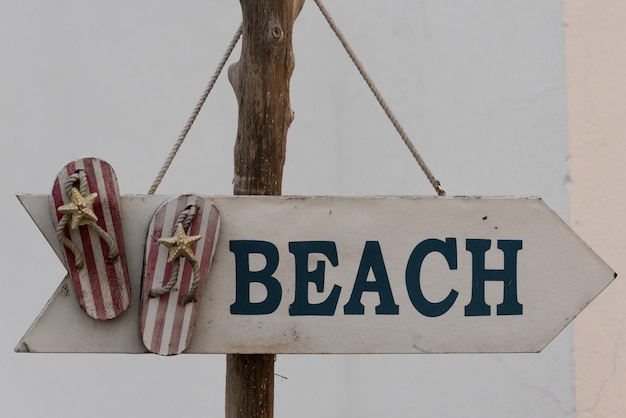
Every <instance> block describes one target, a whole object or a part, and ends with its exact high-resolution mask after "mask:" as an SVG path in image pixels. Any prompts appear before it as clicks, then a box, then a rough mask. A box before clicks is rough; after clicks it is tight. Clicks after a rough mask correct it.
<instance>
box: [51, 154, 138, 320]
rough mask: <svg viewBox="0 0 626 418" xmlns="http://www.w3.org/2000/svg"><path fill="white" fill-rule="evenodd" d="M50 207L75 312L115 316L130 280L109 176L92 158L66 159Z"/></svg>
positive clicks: (116, 197) (127, 293) (121, 308)
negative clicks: (71, 286) (76, 307)
mask: <svg viewBox="0 0 626 418" xmlns="http://www.w3.org/2000/svg"><path fill="white" fill-rule="evenodd" d="M50 204H51V209H52V212H53V215H52V218H53V220H54V223H55V226H56V233H57V238H58V239H59V241H60V242H61V243H62V244H63V248H64V250H65V261H66V268H67V270H68V272H69V273H70V276H71V278H72V283H73V284H74V289H75V291H76V296H77V298H78V303H79V304H80V306H81V308H82V309H83V310H84V311H85V313H87V315H89V316H90V317H92V318H94V319H100V320H106V319H113V318H115V317H117V316H119V315H120V314H121V313H122V312H124V311H125V310H126V309H127V308H128V306H129V304H130V278H129V275H128V268H127V265H126V255H125V252H124V233H123V231H122V216H121V207H120V197H119V190H118V187H117V177H116V176H115V172H114V171H113V169H112V168H111V166H110V165H109V164H108V163H106V162H105V161H102V160H99V159H97V158H91V157H86V158H81V159H78V160H75V161H72V162H70V163H69V164H67V165H66V166H65V167H63V169H62V170H61V171H60V172H59V175H58V176H57V178H56V180H55V182H54V186H53V187H52V194H51V196H50Z"/></svg>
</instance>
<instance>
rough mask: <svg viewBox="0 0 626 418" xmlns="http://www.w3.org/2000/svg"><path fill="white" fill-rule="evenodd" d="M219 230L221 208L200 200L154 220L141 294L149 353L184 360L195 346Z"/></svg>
mask: <svg viewBox="0 0 626 418" xmlns="http://www.w3.org/2000/svg"><path fill="white" fill-rule="evenodd" d="M219 227H220V218H219V212H218V210H217V208H216V207H215V206H213V204H211V202H209V201H208V200H206V199H204V198H202V197H200V196H195V195H183V196H179V197H177V198H175V199H172V200H169V201H167V202H165V203H164V204H163V205H162V206H161V207H160V208H159V209H158V210H157V212H156V213H155V215H154V217H153V218H152V222H151V223H150V228H149V229H148V238H147V243H146V254H145V260H144V262H145V265H144V273H143V285H142V293H141V335H142V339H143V343H144V345H145V346H146V348H147V349H148V350H149V351H151V352H153V353H156V354H160V355H174V354H180V353H182V352H183V351H184V350H185V349H186V348H187V346H188V345H189V343H190V342H191V337H192V334H193V330H194V327H195V323H196V316H197V314H198V305H199V303H198V302H199V300H200V296H201V294H202V289H203V287H204V283H205V281H206V278H207V276H208V273H209V269H210V268H211V263H212V260H213V254H214V253H215V246H216V243H217V236H218V233H219Z"/></svg>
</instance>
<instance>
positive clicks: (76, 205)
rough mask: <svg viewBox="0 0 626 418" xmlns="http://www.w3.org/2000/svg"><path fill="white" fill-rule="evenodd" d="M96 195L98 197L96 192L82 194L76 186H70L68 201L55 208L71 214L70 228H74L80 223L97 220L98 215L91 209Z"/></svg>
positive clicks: (84, 223)
mask: <svg viewBox="0 0 626 418" xmlns="http://www.w3.org/2000/svg"><path fill="white" fill-rule="evenodd" d="M96 197H98V193H91V194H90V195H87V196H83V195H81V194H80V192H79V191H78V189H77V188H76V187H72V192H71V197H70V202H69V203H67V204H65V205H63V206H59V207H58V208H57V210H58V211H59V212H60V213H62V214H64V215H65V214H70V215H72V221H71V223H70V229H72V230H75V229H76V228H78V227H79V226H81V225H89V224H91V223H95V222H97V221H98V217H97V216H96V214H95V213H94V211H93V202H94V200H95V199H96Z"/></svg>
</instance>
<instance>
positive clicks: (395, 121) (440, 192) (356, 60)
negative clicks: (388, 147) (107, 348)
mask: <svg viewBox="0 0 626 418" xmlns="http://www.w3.org/2000/svg"><path fill="white" fill-rule="evenodd" d="M314 1H315V4H316V5H317V7H318V8H319V9H320V11H321V12H322V15H323V16H324V18H325V19H326V21H327V22H328V24H329V25H330V27H331V29H332V30H333V32H335V35H336V36H337V38H338V39H339V41H340V42H341V44H342V45H343V47H344V49H345V50H346V52H347V53H348V56H349V57H350V59H351V60H352V62H353V63H354V65H355V66H356V68H357V69H358V71H359V73H360V74H361V76H362V77H363V80H365V82H366V83H367V85H368V87H369V88H370V90H371V91H372V93H373V94H374V97H375V98H376V100H377V101H378V104H379V105H380V107H381V108H382V109H383V111H384V112H385V114H386V115H387V117H388V118H389V120H390V121H391V123H392V125H393V127H394V128H395V129H396V131H397V132H398V134H399V135H400V138H402V141H403V142H404V144H405V145H406V146H407V148H408V149H409V151H410V152H411V155H413V158H414V159H415V161H416V162H417V163H418V164H419V166H420V168H421V169H422V171H423V172H424V174H425V175H426V178H427V179H428V181H429V182H430V184H431V185H432V186H433V188H434V189H435V192H436V193H437V195H439V196H445V195H446V192H445V190H444V188H443V186H442V185H441V183H440V182H439V180H437V179H436V178H435V176H434V175H433V173H432V171H430V168H428V165H427V164H426V161H424V159H423V158H422V156H421V155H420V153H419V152H418V151H417V148H415V145H414V144H413V142H412V141H411V138H409V135H408V134H407V133H406V131H405V130H404V127H403V126H402V124H400V122H399V121H398V119H397V117H396V115H395V114H394V113H393V111H392V110H391V108H390V107H389V104H388V103H387V101H386V100H385V98H384V97H383V95H382V94H381V92H380V91H379V90H378V88H377V87H376V85H375V84H374V80H373V79H372V78H371V77H370V76H369V74H368V73H367V71H366V70H365V67H364V66H363V63H362V62H361V60H360V59H359V57H358V56H357V55H356V52H355V51H354V50H353V49H352V47H351V46H350V43H349V42H348V40H347V38H346V37H345V36H344V34H343V33H342V32H341V30H340V29H339V26H338V25H337V23H336V22H335V20H334V19H333V17H332V16H331V15H330V13H329V11H328V10H327V9H326V6H324V3H323V2H322V0H314ZM242 30H243V25H240V26H239V28H238V29H237V32H236V33H235V35H234V36H233V38H232V40H231V41H230V44H229V45H228V47H227V48H226V52H225V53H224V55H223V57H222V59H221V61H220V62H219V64H218V66H217V68H216V70H215V72H214V73H213V76H212V77H211V80H210V81H209V83H208V84H207V87H206V88H205V90H204V92H203V93H202V96H201V97H200V100H198V103H197V104H196V107H195V108H194V110H193V112H192V113H191V115H190V116H189V119H188V120H187V123H186V124H185V126H184V128H183V130H182V131H181V133H180V135H179V136H178V139H177V141H176V142H175V143H174V146H173V147H172V149H171V151H170V153H169V155H168V156H167V158H166V159H165V162H164V163H163V166H162V167H161V169H160V170H159V172H158V174H157V176H156V178H155V179H154V182H153V183H152V186H151V187H150V190H149V191H148V194H154V193H155V192H156V190H157V188H158V187H159V185H160V184H161V181H162V180H163V177H164V176H165V173H166V172H167V170H168V169H169V167H170V165H171V164H172V161H173V160H174V157H175V156H176V154H177V153H178V150H179V148H180V147H181V145H182V143H183V142H184V141H185V138H186V137H187V134H188V133H189V130H190V129H191V126H192V125H193V123H194V121H195V120H196V117H197V116H198V114H199V113H200V110H201V109H202V106H203V105H204V102H205V101H206V99H207V97H208V95H209V93H210V92H211V90H212V89H213V86H214V85H215V82H216V81H217V78H218V77H219V75H220V73H221V72H222V70H223V69H224V66H225V65H226V62H227V61H228V58H229V57H230V55H231V53H232V51H233V49H234V48H235V45H237V42H238V41H239V38H240V37H241V33H242Z"/></svg>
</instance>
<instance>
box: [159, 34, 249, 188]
mask: <svg viewBox="0 0 626 418" xmlns="http://www.w3.org/2000/svg"><path fill="white" fill-rule="evenodd" d="M242 30H243V25H239V29H237V32H236V33H235V35H234V36H233V39H232V40H231V41H230V44H228V47H227V48H226V52H224V55H223V56H222V59H221V61H220V62H219V64H218V65H217V68H216V69H215V72H214V73H213V76H212V77H211V80H209V83H208V84H207V86H206V88H205V89H204V92H203V93H202V96H200V99H199V100H198V103H197V104H196V107H195V108H194V109H193V112H191V115H190V116H189V119H188V120H187V123H186V124H185V126H184V127H183V130H182V131H181V133H180V135H178V139H177V140H176V143H175V144H174V146H173V147H172V149H171V151H170V153H169V155H168V156H167V158H166V159H165V162H164V163H163V166H162V167H161V170H159V172H158V174H157V176H156V178H155V179H154V182H153V183H152V186H151V187H150V190H148V194H154V193H155V192H156V190H157V188H158V187H159V185H160V184H161V181H162V180H163V177H164V176H165V173H166V172H167V170H168V169H169V168H170V165H171V164H172V160H174V157H175V156H176V153H177V152H178V149H179V148H180V146H181V145H182V144H183V142H184V141H185V138H186V137H187V134H188V133H189V130H190V129H191V125H193V123H194V121H195V120H196V117H197V116H198V113H200V110H201V109H202V106H203V105H204V102H205V101H206V98H207V97H208V96H209V93H211V90H213V86H214V85H215V82H216V81H217V78H218V77H219V75H220V74H221V72H222V70H223V69H224V66H225V65H226V62H227V61H228V58H229V57H230V54H231V53H232V52H233V49H235V45H237V42H238V41H239V38H240V37H241V32H242Z"/></svg>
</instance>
